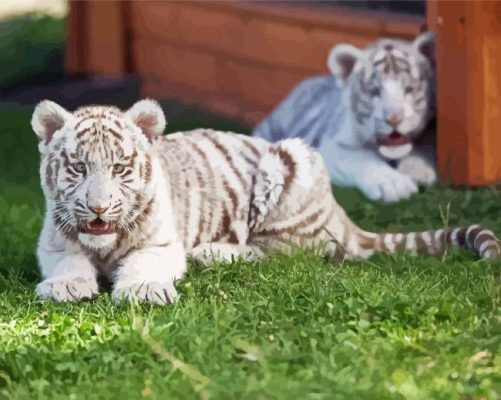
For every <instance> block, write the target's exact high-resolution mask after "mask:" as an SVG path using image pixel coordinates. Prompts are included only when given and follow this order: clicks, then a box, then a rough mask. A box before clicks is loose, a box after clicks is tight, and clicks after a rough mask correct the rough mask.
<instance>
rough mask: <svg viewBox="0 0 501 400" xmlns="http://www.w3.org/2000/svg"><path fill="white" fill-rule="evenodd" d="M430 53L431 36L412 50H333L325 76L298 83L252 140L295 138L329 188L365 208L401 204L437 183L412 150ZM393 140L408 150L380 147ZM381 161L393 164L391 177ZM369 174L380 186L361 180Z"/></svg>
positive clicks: (428, 158)
mask: <svg viewBox="0 0 501 400" xmlns="http://www.w3.org/2000/svg"><path fill="white" fill-rule="evenodd" d="M432 47H433V35H432V34H431V32H426V33H424V34H422V35H420V36H418V37H417V38H416V39H415V40H414V41H413V42H407V41H403V40H397V39H381V40H378V41H377V42H375V43H373V44H371V45H370V46H368V47H367V48H365V49H363V50H362V49H358V48H356V47H354V46H351V45H348V44H340V45H337V46H335V47H334V48H333V49H332V51H331V53H330V55H329V57H328V63H327V64H328V67H329V69H330V71H331V73H332V75H331V76H321V77H313V78H308V79H306V80H304V81H303V82H301V83H300V84H299V85H298V86H297V87H296V88H294V89H293V90H292V92H291V93H290V94H289V95H288V96H287V97H286V98H285V99H284V100H283V101H282V102H281V103H280V104H279V105H277V107H276V108H275V110H273V112H272V113H271V114H270V115H269V116H267V117H266V118H265V119H264V120H263V121H261V122H260V123H259V124H258V125H256V127H255V128H254V130H253V136H256V137H260V138H263V139H266V140H268V141H271V142H277V141H280V140H284V139H287V138H301V139H303V140H304V141H306V142H307V143H309V144H310V145H312V146H313V147H315V148H318V150H319V151H320V152H321V154H322V156H323V157H324V160H325V163H326V166H327V170H328V171H329V175H330V177H331V180H332V182H333V183H335V184H337V185H341V186H354V187H357V188H359V189H360V190H361V191H362V192H363V193H364V194H365V195H366V196H367V197H368V198H370V199H372V200H383V201H386V202H392V201H397V200H400V199H403V198H407V197H409V196H410V195H412V194H413V193H415V192H416V191H417V189H418V185H431V184H433V183H435V181H436V179H437V175H436V171H435V164H434V147H433V145H432V146H429V145H426V146H422V145H416V142H415V140H416V139H417V138H418V137H419V136H420V135H421V133H422V132H423V130H424V129H425V127H426V125H427V123H428V122H429V121H430V118H431V117H433V115H434V95H433V90H434V73H433V71H434V68H433V58H432V57H431V55H432ZM396 134H398V135H399V137H400V138H401V139H402V140H404V141H407V140H408V141H409V143H406V144H405V145H400V146H396V145H387V143H389V142H388V141H390V142H391V138H392V137H394V136H395V135H396ZM385 143H386V144H385ZM355 152H356V154H354V153H355ZM362 153H363V154H362ZM388 158H391V159H394V160H398V161H395V162H396V163H397V169H396V170H395V169H393V171H391V170H390V169H391V168H390V167H389V166H388V165H387V159H388ZM375 167H379V169H380V171H379V172H378V175H379V176H380V180H381V181H382V182H378V183H376V182H375V181H374V180H373V179H371V178H370V177H369V176H367V175H371V171H373V170H374V169H375Z"/></svg>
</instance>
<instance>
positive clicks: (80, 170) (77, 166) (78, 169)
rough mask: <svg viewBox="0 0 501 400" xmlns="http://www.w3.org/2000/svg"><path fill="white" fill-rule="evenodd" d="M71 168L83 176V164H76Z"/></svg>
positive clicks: (84, 169)
mask: <svg viewBox="0 0 501 400" xmlns="http://www.w3.org/2000/svg"><path fill="white" fill-rule="evenodd" d="M73 168H74V169H75V171H77V172H80V173H81V174H83V173H84V172H85V171H86V169H87V168H86V167H85V163H84V162H81V161H79V162H77V163H75V164H74V165H73Z"/></svg>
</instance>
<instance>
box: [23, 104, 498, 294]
mask: <svg viewBox="0 0 501 400" xmlns="http://www.w3.org/2000/svg"><path fill="white" fill-rule="evenodd" d="M32 125H33V128H34V130H35V132H36V133H37V135H38V136H39V139H40V145H39V148H40V151H41V155H42V163H41V168H40V175H41V181H42V186H43V189H44V194H45V198H46V204H47V214H46V218H45V222H44V227H43V230H42V233H41V236H40V241H39V247H38V258H39V263H40V267H41V270H42V275H43V276H44V278H45V280H44V281H43V282H41V283H40V284H39V285H38V287H37V293H38V294H39V295H40V296H41V297H48V298H53V299H56V300H71V299H78V298H84V297H91V296H92V295H94V294H95V293H97V290H98V289H97V288H98V286H97V281H96V277H97V275H99V274H103V275H106V276H108V278H109V279H111V280H112V281H113V284H114V289H113V297H114V298H116V299H121V298H123V297H126V298H130V297H139V299H140V300H147V301H153V302H164V303H168V302H171V301H173V300H174V299H175V298H176V296H177V292H176V290H175V287H174V281H175V280H176V279H179V278H180V277H182V276H183V275H184V273H185V271H186V255H191V256H192V257H194V258H196V259H199V260H201V261H203V262H211V261H213V260H214V259H215V258H222V259H223V260H229V259H231V257H233V256H239V255H241V256H244V257H250V258H256V257H262V256H264V255H267V254H268V255H271V254H272V253H273V252H274V251H277V250H279V251H288V250H290V249H291V248H293V247H294V246H296V245H299V246H318V247H320V248H322V249H324V251H325V252H326V254H327V255H329V256H332V257H336V258H337V257H348V258H367V257H369V256H371V255H372V254H373V253H374V252H394V251H399V250H407V251H411V252H412V253H414V254H440V253H441V252H443V251H444V250H445V248H446V247H447V246H449V245H453V246H458V247H466V248H470V249H473V250H474V251H476V252H477V253H478V254H479V255H480V256H481V257H482V258H484V259H490V258H494V257H498V256H499V255H500V248H499V245H498V242H497V239H496V237H495V235H494V234H493V232H491V231H489V230H486V229H482V228H481V227H479V226H477V225H472V226H470V227H466V228H456V229H448V230H443V229H439V230H436V231H427V232H421V233H407V234H404V233H386V234H378V233H370V232H365V231H363V230H362V229H360V228H359V227H357V226H356V225H355V224H354V223H353V222H352V221H351V220H350V219H349V218H348V217H347V215H346V213H345V212H344V210H343V209H342V208H341V207H340V206H339V205H338V204H337V202H336V201H335V199H334V197H333V195H332V192H331V186H330V180H329V175H328V173H327V171H326V168H325V166H324V163H323V161H322V157H321V156H320V154H319V153H317V152H316V151H314V150H313V149H312V148H310V147H309V146H308V145H306V144H305V143H304V142H303V141H301V140H299V139H288V140H283V141H281V142H278V143H276V144H271V143H268V142H266V141H265V140H262V139H258V138H251V137H247V136H244V135H239V134H235V133H229V132H218V131H214V130H210V129H198V130H194V131H191V132H179V133H175V134H171V135H169V136H163V135H162V132H163V130H164V127H165V118H164V115H163V112H162V110H161V109H160V107H159V106H158V105H157V104H156V103H155V102H153V101H150V100H144V101H141V102H138V103H137V104H136V105H134V106H133V107H132V108H131V109H130V110H128V111H127V112H122V111H120V110H118V109H115V108H110V107H104V106H92V107H87V108H85V109H83V110H82V109H81V110H78V111H77V112H75V113H69V112H68V111H66V110H64V109H63V108H62V107H60V106H58V105H57V104H55V103H52V102H48V101H46V102H43V103H42V104H40V105H39V106H38V107H37V109H36V110H35V113H34V115H33V120H32Z"/></svg>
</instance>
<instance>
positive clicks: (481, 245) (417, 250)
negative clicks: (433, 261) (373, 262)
mask: <svg viewBox="0 0 501 400" xmlns="http://www.w3.org/2000/svg"><path fill="white" fill-rule="evenodd" d="M355 236H356V240H355V242H356V243H357V244H358V250H359V252H360V255H361V256H366V257H367V256H370V255H371V254H372V253H373V252H382V253H394V252H398V251H400V252H403V251H408V252H410V253H412V254H414V255H441V254H443V253H444V252H445V251H446V250H447V249H448V248H450V247H452V248H463V249H469V250H473V251H474V252H475V253H476V254H478V256H479V257H480V258H482V259H483V260H492V259H495V258H499V257H500V256H501V248H500V244H499V240H498V239H497V238H496V235H495V234H494V232H492V231H491V230H489V229H486V228H483V227H482V226H480V225H469V226H465V227H459V228H445V229H437V230H428V231H423V232H411V233H371V232H365V231H362V230H358V232H356V233H355Z"/></svg>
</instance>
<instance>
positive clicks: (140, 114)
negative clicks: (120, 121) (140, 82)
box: [125, 99, 167, 140]
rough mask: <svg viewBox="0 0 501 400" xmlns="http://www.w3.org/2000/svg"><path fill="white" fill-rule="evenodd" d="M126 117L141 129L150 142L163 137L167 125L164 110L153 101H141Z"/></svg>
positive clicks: (129, 110)
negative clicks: (157, 137) (156, 137)
mask: <svg viewBox="0 0 501 400" xmlns="http://www.w3.org/2000/svg"><path fill="white" fill-rule="evenodd" d="M125 115H126V116H127V117H129V118H130V120H131V121H132V122H134V124H136V125H137V126H138V127H139V129H141V131H142V132H143V134H144V135H145V136H146V137H147V138H148V140H151V139H152V138H154V137H155V136H160V135H162V134H163V133H164V130H165V126H166V125H167V122H166V120H165V115H164V112H163V111H162V108H161V107H160V105H159V104H158V103H157V102H156V101H154V100H151V99H144V100H139V101H138V102H137V103H135V104H134V105H133V106H132V107H131V108H129V109H128V110H127V111H126V113H125Z"/></svg>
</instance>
